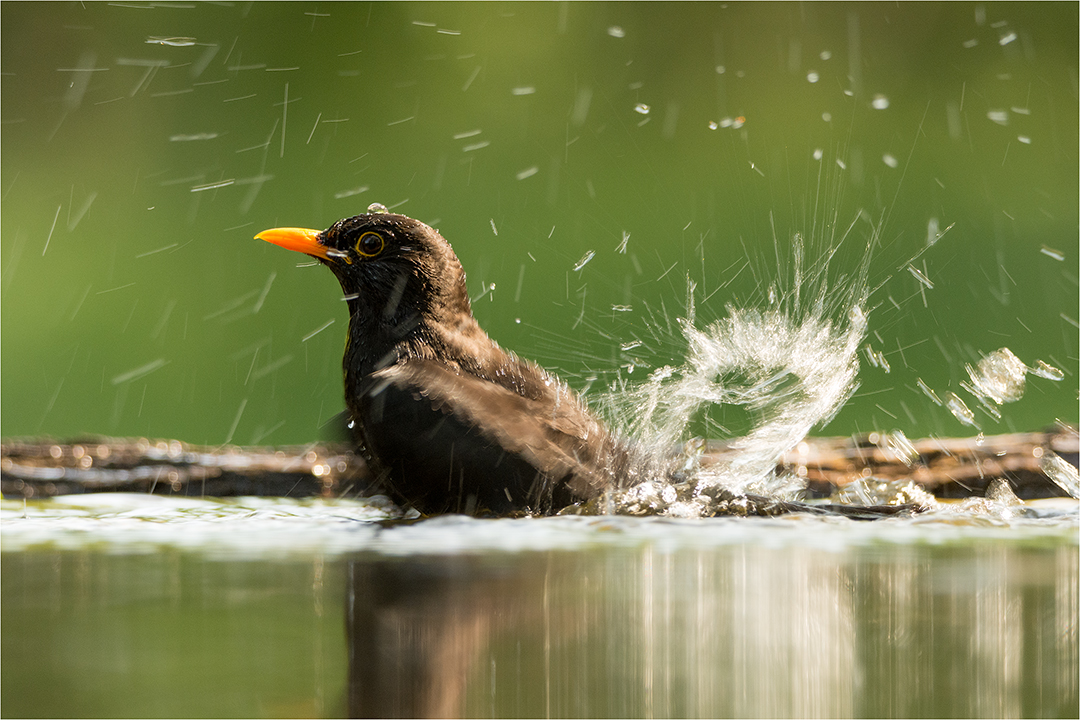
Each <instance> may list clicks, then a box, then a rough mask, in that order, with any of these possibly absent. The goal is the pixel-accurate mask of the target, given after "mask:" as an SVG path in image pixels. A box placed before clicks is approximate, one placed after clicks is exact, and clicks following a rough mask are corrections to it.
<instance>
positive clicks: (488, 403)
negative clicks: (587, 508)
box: [375, 360, 617, 497]
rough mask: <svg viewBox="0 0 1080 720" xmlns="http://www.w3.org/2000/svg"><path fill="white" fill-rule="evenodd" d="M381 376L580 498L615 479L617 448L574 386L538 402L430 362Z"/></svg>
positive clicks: (396, 368) (400, 366) (400, 367)
mask: <svg viewBox="0 0 1080 720" xmlns="http://www.w3.org/2000/svg"><path fill="white" fill-rule="evenodd" d="M375 377H379V378H381V380H382V382H388V383H391V384H393V385H394V386H395V387H396V388H398V389H400V390H408V391H410V392H412V393H413V395H414V396H416V397H423V398H426V399H427V400H428V401H430V402H431V404H432V406H433V407H434V408H435V409H437V410H441V411H442V412H446V413H449V414H452V415H454V416H455V417H456V418H457V419H458V420H460V421H462V422H464V423H467V424H468V425H471V426H473V427H475V428H477V429H478V430H479V431H480V432H481V433H482V434H483V435H485V436H486V437H488V438H489V439H491V440H492V441H494V442H497V443H498V444H499V445H501V446H502V447H503V448H504V449H506V450H508V451H510V452H514V453H518V454H520V455H522V456H523V457H525V458H526V459H527V460H528V461H529V462H530V464H532V465H533V466H534V467H535V468H536V469H537V470H540V471H541V472H543V473H544V474H545V475H548V476H549V477H551V478H553V479H562V478H565V479H566V480H567V481H568V482H569V483H570V485H571V488H570V489H571V491H572V492H574V493H575V495H578V496H579V497H589V496H592V495H595V494H596V492H598V491H599V490H601V489H602V488H603V487H605V486H607V485H608V484H610V483H611V481H612V479H613V472H614V462H615V460H616V458H615V454H616V453H617V446H616V444H615V443H614V442H613V441H612V439H611V438H610V433H609V432H608V431H607V429H606V428H604V426H603V425H601V424H600V422H599V421H598V420H597V419H596V418H595V417H593V416H592V415H591V414H589V412H588V411H587V410H586V409H585V408H584V407H583V406H582V405H581V403H580V401H579V400H578V399H577V397H576V396H575V395H574V394H573V392H572V391H571V390H569V389H568V388H565V387H562V386H559V387H558V388H557V389H556V388H553V389H552V393H551V395H550V396H545V398H543V399H539V400H532V399H529V398H525V397H522V396H521V395H518V394H517V393H515V392H513V391H512V390H509V389H507V388H505V387H502V386H500V385H498V384H496V383H493V382H490V381H487V380H484V379H481V378H478V377H476V376H474V375H469V374H465V373H461V374H458V373H456V372H454V371H453V370H451V369H449V368H448V367H447V366H445V365H443V364H441V363H437V362H434V361H428V360H410V361H408V362H405V363H400V364H396V365H393V366H391V367H388V368H385V369H383V370H380V371H378V372H377V373H375Z"/></svg>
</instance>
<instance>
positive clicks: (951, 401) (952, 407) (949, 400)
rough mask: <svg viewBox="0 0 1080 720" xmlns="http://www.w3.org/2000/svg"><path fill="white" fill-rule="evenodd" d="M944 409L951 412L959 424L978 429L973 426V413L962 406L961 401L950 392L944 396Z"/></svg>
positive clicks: (965, 406)
mask: <svg viewBox="0 0 1080 720" xmlns="http://www.w3.org/2000/svg"><path fill="white" fill-rule="evenodd" d="M945 407H947V408H948V409H949V412H951V413H952V414H953V416H954V417H955V418H956V419H957V420H959V421H960V422H962V423H964V424H965V425H971V426H972V427H978V426H977V425H975V413H973V412H971V409H970V408H969V407H968V406H967V405H965V404H964V401H963V400H961V399H960V398H958V397H957V396H956V393H953V392H950V393H948V394H946V395H945Z"/></svg>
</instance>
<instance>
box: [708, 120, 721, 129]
mask: <svg viewBox="0 0 1080 720" xmlns="http://www.w3.org/2000/svg"><path fill="white" fill-rule="evenodd" d="M718 127H720V126H719V125H717V124H716V121H715V120H710V121H709V129H710V130H715V129H716V128H718Z"/></svg>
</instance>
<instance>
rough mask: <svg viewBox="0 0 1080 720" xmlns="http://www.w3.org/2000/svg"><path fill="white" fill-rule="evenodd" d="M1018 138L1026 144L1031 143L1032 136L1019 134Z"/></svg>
mask: <svg viewBox="0 0 1080 720" xmlns="http://www.w3.org/2000/svg"><path fill="white" fill-rule="evenodd" d="M1016 139H1017V140H1019V141H1020V142H1022V143H1024V144H1025V145H1030V144H1031V138H1029V137H1028V136H1027V135H1017V136H1016Z"/></svg>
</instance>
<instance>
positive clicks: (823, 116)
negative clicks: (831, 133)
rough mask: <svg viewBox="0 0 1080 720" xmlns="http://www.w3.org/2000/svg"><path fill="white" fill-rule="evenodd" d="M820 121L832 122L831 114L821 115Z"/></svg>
mask: <svg viewBox="0 0 1080 720" xmlns="http://www.w3.org/2000/svg"><path fill="white" fill-rule="evenodd" d="M821 119H822V120H824V121H825V122H832V113H827V112H826V113H821Z"/></svg>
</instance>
